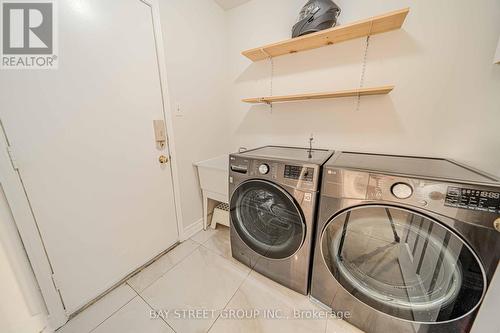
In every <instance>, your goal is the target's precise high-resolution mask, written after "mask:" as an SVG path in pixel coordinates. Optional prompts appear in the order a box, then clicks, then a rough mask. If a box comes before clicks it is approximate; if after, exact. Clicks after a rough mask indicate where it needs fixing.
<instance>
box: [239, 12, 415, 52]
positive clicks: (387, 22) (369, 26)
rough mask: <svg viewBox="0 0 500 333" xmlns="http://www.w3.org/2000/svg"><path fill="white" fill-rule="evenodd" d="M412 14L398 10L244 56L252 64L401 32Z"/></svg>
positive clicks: (294, 39)
mask: <svg viewBox="0 0 500 333" xmlns="http://www.w3.org/2000/svg"><path fill="white" fill-rule="evenodd" d="M409 12H410V8H405V9H401V10H397V11H394V12H390V13H387V14H384V15H379V16H374V17H372V18H369V19H366V20H362V21H358V22H354V23H351V24H346V25H341V26H338V27H334V28H331V29H327V30H323V31H319V32H316V33H313V34H309V35H305V36H302V37H297V38H293V39H288V40H285V41H282V42H278V43H274V44H270V45H265V46H261V47H257V48H255V49H251V50H247V51H243V52H242V54H243V55H244V56H245V57H247V58H248V59H250V60H252V61H260V60H264V59H268V58H273V57H279V56H282V55H285V54H289V53H297V52H301V51H305V50H311V49H316V48H319V47H323V46H327V45H332V44H336V43H340V42H345V41H347V40H350V39H355V38H360V37H364V36H371V35H375V34H380V33H383V32H387V31H391V30H396V29H400V28H401V26H402V25H403V23H404V21H405V19H406V16H407V15H408V13H409Z"/></svg>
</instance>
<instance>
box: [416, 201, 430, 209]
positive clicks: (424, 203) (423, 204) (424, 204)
mask: <svg viewBox="0 0 500 333" xmlns="http://www.w3.org/2000/svg"><path fill="white" fill-rule="evenodd" d="M418 203H419V204H420V206H423V207H425V206H427V205H428V204H429V203H428V202H427V201H425V200H421V201H419V202H418Z"/></svg>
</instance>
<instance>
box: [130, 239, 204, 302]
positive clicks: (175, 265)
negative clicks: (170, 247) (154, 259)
mask: <svg viewBox="0 0 500 333" xmlns="http://www.w3.org/2000/svg"><path fill="white" fill-rule="evenodd" d="M184 242H185V241H184ZM184 242H183V243H181V244H180V245H182V244H184ZM193 243H196V244H195V245H196V247H195V248H194V249H193V250H192V251H191V252H189V254H188V255H187V256H185V257H184V258H182V259H181V260H179V262H177V263H175V264H174V265H172V267H170V268H169V269H167V270H166V271H165V272H163V273H162V274H161V275H160V276H159V277H158V278H157V279H155V280H154V281H153V282H151V283H150V284H148V285H147V286H146V287H144V288H143V290H142V291H141V293H142V292H143V291H145V290H146V289H148V288H149V287H151V286H152V285H153V284H155V283H156V281H158V280H159V279H161V278H162V277H164V276H165V275H166V274H167V273H168V272H170V271H171V270H173V269H174V268H175V267H177V266H178V265H179V264H180V263H181V262H183V261H184V260H186V259H187V258H189V257H190V256H191V255H193V253H194V252H196V250H198V249H199V248H200V246H201V244H200V243H198V242H196V241H193ZM165 255H168V252H167V253H165ZM160 258H161V257H160ZM160 258H158V260H159V259H160ZM141 272H142V271H141ZM141 272H139V273H137V275H138V274H140V273H141ZM134 276H136V275H134ZM129 280H130V279H128V280H127V281H125V283H126V284H127V285H128V286H129V287H130V288H132V290H134V291H135V292H136V293H137V294H139V291H137V290H135V288H134V287H133V286H132V285H130V284H129V283H128V281H129Z"/></svg>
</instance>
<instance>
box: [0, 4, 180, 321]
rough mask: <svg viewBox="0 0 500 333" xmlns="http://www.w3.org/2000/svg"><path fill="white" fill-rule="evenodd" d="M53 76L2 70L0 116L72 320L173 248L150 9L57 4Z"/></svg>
mask: <svg viewBox="0 0 500 333" xmlns="http://www.w3.org/2000/svg"><path fill="white" fill-rule="evenodd" d="M58 6H59V8H58V11H59V14H58V18H59V29H58V31H59V69H57V70H24V71H21V70H9V71H2V72H0V101H1V102H0V103H1V108H0V118H1V119H2V121H3V124H4V126H5V131H6V135H7V137H8V139H9V142H10V144H11V146H12V147H13V149H14V153H15V156H16V159H17V164H18V167H19V172H20V175H21V178H22V181H23V183H24V186H25V188H26V192H27V196H28V199H29V200H30V202H31V206H32V209H33V213H34V216H35V218H36V222H37V224H38V227H39V229H40V234H41V237H42V240H43V242H44V244H45V248H46V252H47V255H48V258H49V260H50V262H51V265H52V268H53V270H54V275H55V280H56V284H57V287H58V288H59V289H60V293H61V296H62V299H63V302H64V304H65V307H66V311H67V313H73V312H74V311H76V310H78V309H79V308H81V307H82V306H84V305H85V304H87V303H88V302H89V301H91V300H92V299H94V298H96V297H97V296H99V295H100V294H101V293H103V292H104V291H106V290H107V289H109V288H110V287H112V286H113V285H115V284H116V283H117V282H119V281H120V280H121V279H123V278H124V277H125V276H126V275H127V274H129V273H131V272H132V271H134V270H135V269H137V268H138V267H140V266H141V265H143V264H144V263H146V262H147V261H148V260H150V259H152V258H154V257H155V256H156V255H158V254H160V253H161V252H162V251H164V250H165V249H167V248H169V247H170V246H172V245H173V244H175V242H176V241H177V240H178V230H177V220H176V212H175V205H174V194H173V193H174V192H173V183H172V171H171V167H170V164H169V163H167V164H160V163H159V157H160V156H161V155H165V156H169V152H168V147H165V148H164V149H159V148H157V146H156V142H155V136H154V132H153V121H154V120H161V119H164V109H163V108H164V105H163V104H164V102H163V99H162V87H161V81H160V72H159V64H158V59H157V56H156V55H157V53H156V44H155V35H154V30H153V20H152V11H151V8H150V7H149V6H148V5H147V4H145V3H143V2H142V1H140V0H112V1H110V0H108V1H102V0H65V1H58Z"/></svg>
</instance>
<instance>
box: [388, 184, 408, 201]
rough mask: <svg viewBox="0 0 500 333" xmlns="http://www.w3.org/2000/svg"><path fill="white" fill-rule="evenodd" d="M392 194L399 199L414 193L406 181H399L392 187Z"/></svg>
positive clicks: (406, 197)
mask: <svg viewBox="0 0 500 333" xmlns="http://www.w3.org/2000/svg"><path fill="white" fill-rule="evenodd" d="M392 194H393V195H394V196H395V197H396V198H398V199H408V198H409V197H411V195H412V194H413V189H412V188H411V186H410V185H408V184H405V183H398V184H395V185H394V186H393V187H392Z"/></svg>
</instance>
